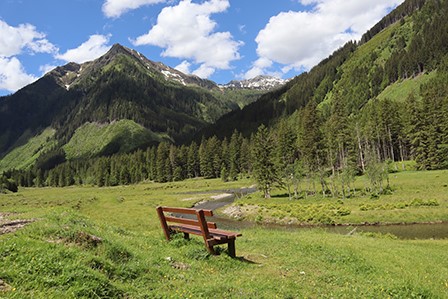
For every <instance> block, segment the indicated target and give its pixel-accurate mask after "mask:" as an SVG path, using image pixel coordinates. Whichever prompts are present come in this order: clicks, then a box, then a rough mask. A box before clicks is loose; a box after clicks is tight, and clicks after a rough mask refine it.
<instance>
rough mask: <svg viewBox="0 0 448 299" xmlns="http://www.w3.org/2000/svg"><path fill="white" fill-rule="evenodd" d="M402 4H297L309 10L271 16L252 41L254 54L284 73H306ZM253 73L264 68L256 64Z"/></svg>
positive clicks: (389, 0)
mask: <svg viewBox="0 0 448 299" xmlns="http://www.w3.org/2000/svg"><path fill="white" fill-rule="evenodd" d="M403 1H404V0H363V1H359V0H301V1H300V2H301V4H303V5H308V6H311V10H309V11H289V12H282V13H280V14H278V15H276V16H273V17H272V18H271V19H270V20H269V22H268V24H267V25H266V26H265V28H264V29H262V30H261V31H260V32H259V33H258V36H257V37H256V39H255V41H256V42H257V44H258V47H257V54H258V56H259V58H260V59H261V58H263V59H266V60H269V61H273V62H276V63H280V64H282V65H284V67H283V69H282V70H283V71H284V72H287V71H288V70H290V69H293V68H294V69H296V70H302V69H310V68H311V67H313V66H314V65H316V64H317V63H318V62H319V61H321V60H322V59H324V58H325V57H327V56H328V55H330V54H331V53H332V52H333V51H335V50H336V49H337V48H339V47H341V46H342V45H343V44H345V43H346V42H348V41H350V40H359V39H360V38H361V36H362V34H364V33H365V32H366V31H367V30H368V29H370V28H371V27H372V26H373V25H374V24H375V23H376V22H378V21H379V20H380V19H381V17H382V16H384V15H385V14H386V13H387V12H388V11H389V10H390V9H391V8H394V7H395V6H397V5H398V4H400V3H402V2H403ZM260 59H259V60H260ZM268 67H269V66H268ZM256 70H257V71H258V72H265V71H266V68H265V67H258V68H257V62H256V63H254V66H253V68H252V69H251V70H250V71H249V72H255V71H256ZM249 72H248V73H249Z"/></svg>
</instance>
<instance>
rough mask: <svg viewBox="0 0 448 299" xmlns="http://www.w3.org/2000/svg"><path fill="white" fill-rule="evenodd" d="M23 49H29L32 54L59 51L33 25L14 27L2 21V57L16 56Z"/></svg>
mask: <svg viewBox="0 0 448 299" xmlns="http://www.w3.org/2000/svg"><path fill="white" fill-rule="evenodd" d="M23 49H28V50H29V51H30V52H31V53H54V52H57V50H58V49H57V48H56V46H54V45H53V44H51V43H50V42H49V41H48V40H47V39H46V38H45V34H43V33H41V32H38V31H37V30H36V27H34V26H33V25H31V24H20V25H19V26H18V27H12V26H9V25H8V24H7V23H6V22H4V21H2V20H0V56H3V57H12V56H16V55H19V54H21V53H22V50H23Z"/></svg>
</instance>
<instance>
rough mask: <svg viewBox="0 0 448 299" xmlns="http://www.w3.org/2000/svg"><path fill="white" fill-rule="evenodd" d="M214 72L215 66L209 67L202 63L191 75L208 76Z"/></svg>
mask: <svg viewBox="0 0 448 299" xmlns="http://www.w3.org/2000/svg"><path fill="white" fill-rule="evenodd" d="M214 72H215V68H213V67H209V66H207V65H205V64H202V65H201V66H200V67H199V68H198V69H196V70H195V71H194V72H193V75H196V76H198V77H200V78H208V77H210V76H211V75H213V73H214Z"/></svg>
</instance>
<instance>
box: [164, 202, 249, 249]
mask: <svg viewBox="0 0 448 299" xmlns="http://www.w3.org/2000/svg"><path fill="white" fill-rule="evenodd" d="M165 213H170V214H169V215H165ZM157 214H158V215H159V219H160V224H161V225H162V229H163V233H164V234H165V238H166V239H167V240H168V241H169V240H170V238H171V235H172V234H173V233H178V232H180V233H183V234H184V238H185V239H189V238H190V234H194V235H198V236H202V237H203V238H204V243H205V247H206V248H207V250H208V251H209V252H210V253H211V254H216V252H215V250H214V249H213V246H215V245H218V244H225V243H227V248H228V251H229V255H230V256H231V257H235V239H236V238H237V237H240V236H241V234H240V233H235V232H230V231H225V230H221V229H218V228H217V227H216V223H214V222H208V221H207V220H206V218H205V217H206V216H207V217H211V216H213V211H212V210H196V209H188V208H171V207H157ZM182 215H193V217H192V218H193V219H188V218H182ZM190 217H191V216H190ZM168 223H170V224H168Z"/></svg>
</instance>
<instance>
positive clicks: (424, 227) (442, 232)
mask: <svg viewBox="0 0 448 299" xmlns="http://www.w3.org/2000/svg"><path fill="white" fill-rule="evenodd" d="M215 191H216V192H217V193H218V192H222V193H225V194H228V196H225V197H224V196H222V197H220V198H219V199H215V200H209V201H205V202H201V203H199V204H197V205H195V208H196V209H206V210H216V209H219V208H222V207H224V206H226V205H229V204H231V203H233V201H234V200H235V199H236V198H240V197H242V196H244V195H246V194H250V193H254V192H256V188H241V189H231V190H214V191H212V192H215ZM207 193H210V191H209V192H207ZM210 219H211V220H213V221H214V222H216V223H217V224H218V227H219V228H223V229H233V230H236V229H242V228H251V227H263V228H267V229H278V230H296V229H308V230H311V229H313V230H314V229H323V230H326V231H328V232H331V233H337V234H343V235H348V234H352V233H355V232H373V233H382V234H387V233H390V234H392V235H395V236H397V237H398V238H399V239H405V240H414V239H422V240H423V239H447V238H448V222H442V223H431V224H421V223H417V224H393V225H356V226H350V225H347V226H317V227H310V226H300V225H280V224H272V223H264V224H257V223H254V222H249V221H244V220H243V221H240V220H234V219H231V218H228V217H222V216H213V217H211V218H210Z"/></svg>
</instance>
